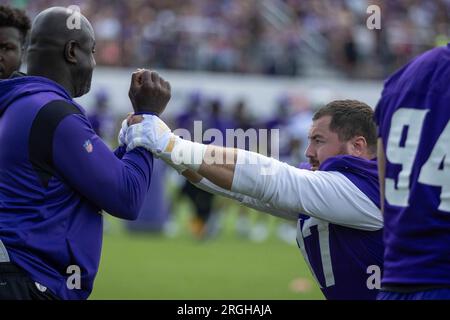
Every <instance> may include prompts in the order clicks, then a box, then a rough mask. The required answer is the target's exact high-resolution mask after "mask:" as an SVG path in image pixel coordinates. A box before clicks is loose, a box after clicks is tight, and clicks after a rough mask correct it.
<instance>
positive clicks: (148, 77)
mask: <svg viewBox="0 0 450 320" xmlns="http://www.w3.org/2000/svg"><path fill="white" fill-rule="evenodd" d="M128 96H129V97H130V100H131V103H132V104H133V109H134V112H136V113H138V112H152V113H155V114H157V115H158V116H159V115H160V114H161V113H162V112H163V111H164V109H165V108H166V106H167V103H168V102H169V100H170V97H171V88H170V83H169V82H167V81H165V80H164V79H163V78H162V77H160V76H159V74H158V73H157V72H155V71H150V70H146V69H138V71H136V72H134V73H133V75H132V76H131V85H130V91H129V92H128Z"/></svg>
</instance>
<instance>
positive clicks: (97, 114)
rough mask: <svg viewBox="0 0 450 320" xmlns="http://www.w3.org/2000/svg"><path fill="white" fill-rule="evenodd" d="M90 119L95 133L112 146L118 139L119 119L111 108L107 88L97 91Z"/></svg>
mask: <svg viewBox="0 0 450 320" xmlns="http://www.w3.org/2000/svg"><path fill="white" fill-rule="evenodd" d="M88 119H89V121H90V122H91V125H92V128H93V129H94V131H95V133H96V134H97V135H98V136H99V137H101V138H102V139H103V140H104V141H106V142H107V143H108V144H109V145H110V146H112V145H113V144H114V143H115V141H116V122H117V119H116V117H115V115H114V114H113V113H112V112H111V110H110V108H109V96H108V93H107V91H106V90H100V91H98V92H96V93H95V105H94V107H93V108H92V111H91V113H90V114H89V115H88Z"/></svg>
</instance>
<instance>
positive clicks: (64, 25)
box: [28, 7, 95, 97]
mask: <svg viewBox="0 0 450 320" xmlns="http://www.w3.org/2000/svg"><path fill="white" fill-rule="evenodd" d="M94 49H95V36H94V30H93V28H92V26H91V24H90V23H89V21H88V19H86V17H84V16H83V15H82V14H81V13H80V12H78V11H74V10H70V9H68V8H63V7H52V8H49V9H46V10H44V11H42V12H41V13H39V14H38V15H37V17H36V18H35V19H34V21H33V25H32V28H31V36H30V46H29V50H28V74H29V75H36V76H43V77H47V78H50V79H51V80H53V81H55V82H57V83H59V84H61V85H62V86H63V87H65V88H66V90H68V91H69V93H70V94H71V95H72V96H74V97H79V96H82V95H83V94H85V93H87V92H88V91H89V89H90V83H91V78H92V71H93V69H94V67H95V59H94V57H93V53H94Z"/></svg>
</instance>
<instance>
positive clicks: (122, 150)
mask: <svg viewBox="0 0 450 320" xmlns="http://www.w3.org/2000/svg"><path fill="white" fill-rule="evenodd" d="M126 152H127V147H126V146H119V147H117V149H116V150H114V154H115V155H116V157H117V158H119V159H122V158H123V156H124V155H125V153H126Z"/></svg>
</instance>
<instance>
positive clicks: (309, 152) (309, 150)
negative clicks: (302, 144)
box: [305, 143, 315, 159]
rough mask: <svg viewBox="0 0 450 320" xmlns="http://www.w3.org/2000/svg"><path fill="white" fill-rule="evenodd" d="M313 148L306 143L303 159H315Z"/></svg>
mask: <svg viewBox="0 0 450 320" xmlns="http://www.w3.org/2000/svg"><path fill="white" fill-rule="evenodd" d="M313 149H314V148H313V147H312V146H311V143H308V147H307V148H306V150H305V157H307V158H309V159H311V158H314V157H315V152H314V150H313Z"/></svg>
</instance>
